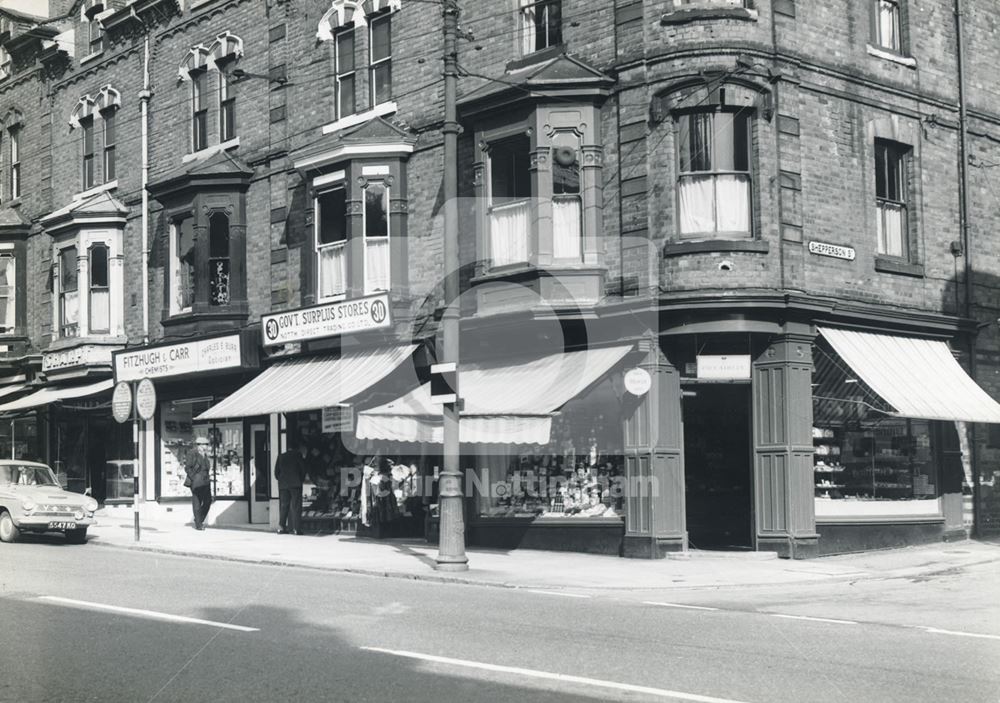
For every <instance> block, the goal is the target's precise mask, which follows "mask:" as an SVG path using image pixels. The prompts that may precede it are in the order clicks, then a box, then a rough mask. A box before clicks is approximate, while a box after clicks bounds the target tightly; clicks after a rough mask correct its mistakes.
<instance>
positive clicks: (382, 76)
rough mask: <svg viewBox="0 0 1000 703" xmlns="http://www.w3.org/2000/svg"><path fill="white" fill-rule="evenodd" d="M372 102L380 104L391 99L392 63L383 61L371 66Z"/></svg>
mask: <svg viewBox="0 0 1000 703" xmlns="http://www.w3.org/2000/svg"><path fill="white" fill-rule="evenodd" d="M372 89H373V90H374V91H375V92H374V94H373V95H372V102H373V103H374V104H375V105H380V104H382V103H385V102H389V101H390V100H392V64H390V63H383V64H380V65H378V66H374V67H372Z"/></svg>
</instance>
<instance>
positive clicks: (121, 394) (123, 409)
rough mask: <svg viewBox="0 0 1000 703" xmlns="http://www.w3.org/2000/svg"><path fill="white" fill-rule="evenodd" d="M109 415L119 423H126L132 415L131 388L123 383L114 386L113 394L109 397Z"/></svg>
mask: <svg viewBox="0 0 1000 703" xmlns="http://www.w3.org/2000/svg"><path fill="white" fill-rule="evenodd" d="M111 414H112V415H114V418H115V421H116V422H119V423H121V422H127V421H128V418H129V416H130V415H131V414H132V388H131V387H130V386H129V385H128V383H126V382H125V381H119V382H118V384H117V385H115V392H114V393H113V394H112V395H111Z"/></svg>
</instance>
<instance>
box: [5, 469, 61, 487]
mask: <svg viewBox="0 0 1000 703" xmlns="http://www.w3.org/2000/svg"><path fill="white" fill-rule="evenodd" d="M0 485H9V486H58V485H59V483H58V481H56V477H55V476H53V475H52V469H50V468H48V467H47V466H22V465H18V464H7V465H3V466H0Z"/></svg>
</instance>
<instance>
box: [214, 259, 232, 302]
mask: <svg viewBox="0 0 1000 703" xmlns="http://www.w3.org/2000/svg"><path fill="white" fill-rule="evenodd" d="M208 269H209V270H208V304H209V305H229V301H230V296H231V291H230V286H229V280H230V279H229V259H212V260H211V261H209V263H208Z"/></svg>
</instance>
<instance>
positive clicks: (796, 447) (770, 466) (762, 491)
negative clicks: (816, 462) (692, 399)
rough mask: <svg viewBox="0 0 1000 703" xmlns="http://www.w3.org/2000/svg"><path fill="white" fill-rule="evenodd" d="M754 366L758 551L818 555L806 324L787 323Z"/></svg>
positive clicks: (810, 333) (810, 336)
mask: <svg viewBox="0 0 1000 703" xmlns="http://www.w3.org/2000/svg"><path fill="white" fill-rule="evenodd" d="M783 329H784V333H783V334H781V335H779V336H777V337H775V338H774V339H773V340H772V341H771V343H770V345H769V346H768V347H767V349H766V350H765V351H764V353H763V354H762V355H761V356H760V357H758V358H757V359H756V360H755V361H754V364H753V418H754V419H753V425H754V517H755V524H756V533H757V549H758V550H759V551H775V552H777V553H778V555H779V556H782V557H791V558H794V559H801V558H805V557H808V556H813V555H815V554H816V552H817V546H818V540H819V535H818V534H817V533H816V505H815V483H814V478H813V446H812V444H813V442H812V416H813V414H812V371H813V364H812V343H813V339H814V337H815V334H814V333H813V331H812V328H811V326H810V325H809V324H805V323H786V324H785V325H784V328H783Z"/></svg>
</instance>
